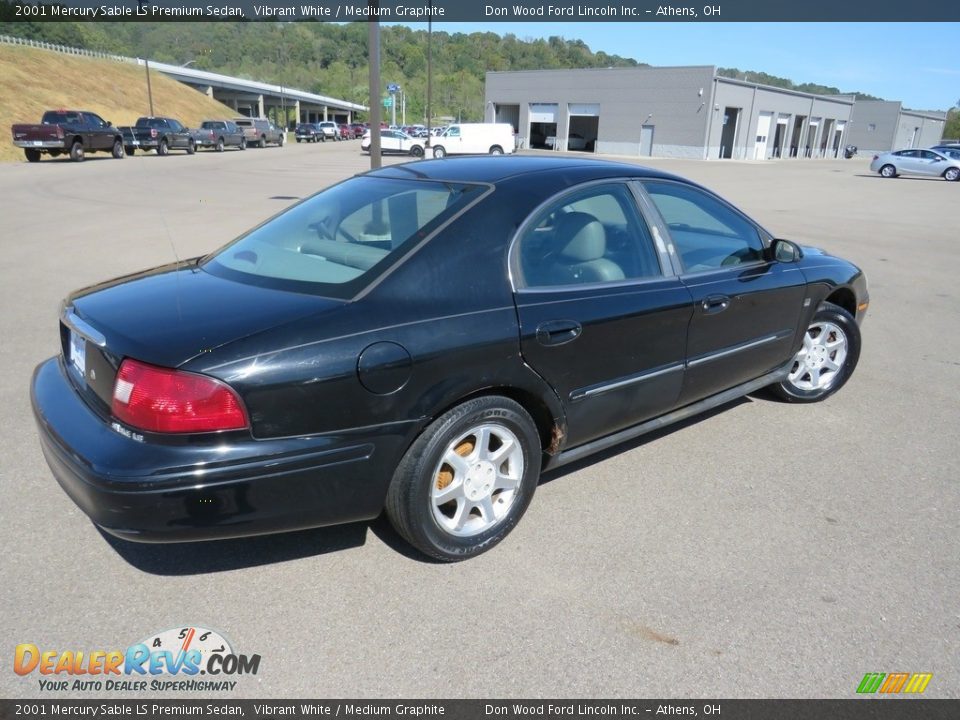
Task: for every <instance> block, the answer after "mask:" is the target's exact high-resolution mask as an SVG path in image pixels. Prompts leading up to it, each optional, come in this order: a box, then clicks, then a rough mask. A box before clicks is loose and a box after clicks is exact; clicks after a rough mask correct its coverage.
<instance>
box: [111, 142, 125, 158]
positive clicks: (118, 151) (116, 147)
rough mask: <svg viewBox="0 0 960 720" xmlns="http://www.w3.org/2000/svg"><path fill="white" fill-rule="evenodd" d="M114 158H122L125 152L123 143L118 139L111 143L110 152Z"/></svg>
mask: <svg viewBox="0 0 960 720" xmlns="http://www.w3.org/2000/svg"><path fill="white" fill-rule="evenodd" d="M111 154H112V155H113V157H114V158H116V159H117V160H123V158H124V156H125V153H124V150H123V143H122V142H121V141H120V140H116V141H114V143H113V151H112V152H111Z"/></svg>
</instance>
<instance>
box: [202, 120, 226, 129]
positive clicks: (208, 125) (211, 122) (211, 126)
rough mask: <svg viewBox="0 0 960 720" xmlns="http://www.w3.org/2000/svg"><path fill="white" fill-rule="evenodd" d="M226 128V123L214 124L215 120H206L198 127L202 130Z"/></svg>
mask: <svg viewBox="0 0 960 720" xmlns="http://www.w3.org/2000/svg"><path fill="white" fill-rule="evenodd" d="M226 126H227V124H226V123H223V122H216V121H215V120H207V121H205V122H204V123H203V124H202V125H201V126H200V127H201V128H203V129H204V130H222V129H223V128H225V127H226Z"/></svg>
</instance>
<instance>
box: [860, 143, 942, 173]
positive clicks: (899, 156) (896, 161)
mask: <svg viewBox="0 0 960 720" xmlns="http://www.w3.org/2000/svg"><path fill="white" fill-rule="evenodd" d="M870 171H871V172H875V173H880V175H881V176H882V177H885V178H895V177H897V176H898V175H922V176H926V177H942V178H943V179H944V180H949V181H951V182H956V181H957V180H960V145H935V146H934V147H932V148H930V149H928V150H923V149H919V148H910V149H909V150H897V151H895V152H887V153H879V154H877V155H874V156H873V160H872V161H871V163H870Z"/></svg>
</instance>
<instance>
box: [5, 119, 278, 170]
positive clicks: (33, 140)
mask: <svg viewBox="0 0 960 720" xmlns="http://www.w3.org/2000/svg"><path fill="white" fill-rule="evenodd" d="M11 133H12V135H13V144H14V145H16V146H17V147H19V148H23V151H24V155H25V156H26V158H27V161H28V162H38V161H39V160H40V158H41V157H42V156H43V155H50V156H51V157H58V156H60V155H66V154H69V156H70V158H71V159H72V160H74V161H76V162H80V161H82V160H83V159H84V158H85V157H86V154H87V153H88V152H109V153H111V154H112V155H113V157H114V158H117V159H122V158H123V157H124V156H126V155H133V154H135V153H136V151H137V150H141V151H145V152H151V151H155V152H156V153H157V155H167V154H169V153H170V151H171V150H184V151H186V153H187V154H188V155H193V154H194V153H195V152H196V151H197V149H198V148H209V149H213V150H215V151H217V152H222V151H223V150H224V148H227V147H236V148H239V149H240V150H246V148H247V146H248V145H251V144H252V145H256V146H258V147H266V146H267V145H268V144H273V145H277V146H282V145H283V144H284V142H286V133H285V132H284V131H283V130H281V129H279V128H278V127H276V126H275V125H274V124H273V123H272V122H270V121H269V120H266V119H264V118H236V119H235V120H204V121H203V122H202V123H201V124H200V127H199V128H197V129H191V128H188V127H186V126H185V125H184V124H183V123H182V122H180V121H179V120H177V119H176V118H169V117H152V116H144V117H141V118H138V119H137V122H136V123H135V124H133V125H121V126H117V127H114V125H113V124H112V123H111V122H110V121H109V120H104V119H103V118H101V117H100V116H99V115H97V114H96V113H93V112H89V111H87V110H48V111H47V112H45V113H44V114H43V117H42V119H41V121H40V123H39V124H38V125H29V124H22V123H18V124H15V125H13V126H12V128H11Z"/></svg>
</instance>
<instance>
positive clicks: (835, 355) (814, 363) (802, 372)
mask: <svg viewBox="0 0 960 720" xmlns="http://www.w3.org/2000/svg"><path fill="white" fill-rule="evenodd" d="M847 346H848V342H847V335H846V333H844V331H843V329H842V328H841V327H840V326H839V325H835V324H834V323H832V322H826V321H824V322H815V323H813V324H812V325H811V326H810V327H809V328H807V332H806V334H805V335H804V336H803V347H802V348H800V352H798V353H797V354H796V355H795V356H794V358H793V366H792V367H791V369H790V373H789V375H787V380H788V381H789V382H790V384H792V385H793V386H794V387H796V388H798V389H800V390H826V389H827V388H829V387H830V386H831V385H832V384H833V383H834V381H835V380H836V379H837V377H838V374H839V372H840V370H841V368H842V367H843V363H844V361H845V360H846V359H847Z"/></svg>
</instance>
